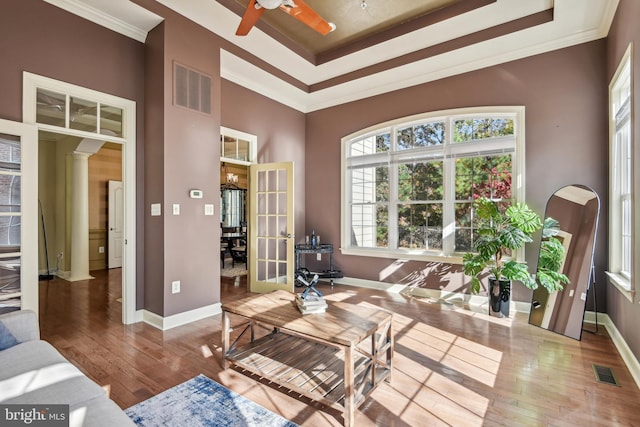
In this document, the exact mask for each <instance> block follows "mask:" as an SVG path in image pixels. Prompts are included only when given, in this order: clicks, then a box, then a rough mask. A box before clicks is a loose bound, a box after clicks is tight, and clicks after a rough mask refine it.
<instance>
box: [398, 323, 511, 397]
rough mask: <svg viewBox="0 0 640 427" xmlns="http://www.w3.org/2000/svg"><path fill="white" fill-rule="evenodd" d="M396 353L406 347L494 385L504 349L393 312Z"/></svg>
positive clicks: (463, 373) (467, 375) (475, 378)
mask: <svg viewBox="0 0 640 427" xmlns="http://www.w3.org/2000/svg"><path fill="white" fill-rule="evenodd" d="M394 326H395V330H396V332H395V336H396V353H397V352H398V350H399V349H398V347H399V346H404V347H406V348H407V349H409V350H412V351H415V352H416V354H418V355H421V356H425V357H428V358H429V359H431V360H433V361H435V362H439V363H441V364H442V365H443V366H444V367H446V368H448V369H452V370H454V371H456V372H459V373H460V374H462V375H464V376H466V377H468V378H471V379H473V380H475V381H479V382H481V383H483V384H485V385H487V386H490V387H493V385H494V383H495V379H496V375H497V373H498V370H499V368H500V360H501V358H502V352H500V351H497V350H494V349H491V348H489V347H486V346H483V345H481V344H477V343H474V342H473V341H469V340H467V339H466V338H461V337H458V336H457V335H454V334H451V333H449V332H445V331H442V330H440V329H438V328H434V327H432V326H429V325H426V324H424V323H420V322H416V321H415V320H414V319H410V318H407V317H404V316H402V315H400V314H397V313H395V314H394Z"/></svg>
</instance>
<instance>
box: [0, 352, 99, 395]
mask: <svg viewBox="0 0 640 427" xmlns="http://www.w3.org/2000/svg"><path fill="white" fill-rule="evenodd" d="M0 366H2V370H1V371H0V402H2V403H30V404H43V403H46V404H57V403H61V404H69V405H71V407H73V406H74V405H75V404H77V403H79V402H82V401H86V400H89V399H93V398H96V397H101V396H102V397H106V396H105V392H104V390H103V389H102V388H100V386H98V385H97V384H96V383H94V382H93V381H91V380H90V379H89V378H87V377H86V376H85V375H84V374H83V373H82V372H81V371H80V370H79V369H78V368H76V367H75V366H73V365H72V364H71V363H69V362H68V361H67V360H66V359H65V358H64V357H63V356H62V355H61V354H60V353H58V351H57V350H56V349H55V348H53V346H51V345H50V344H49V343H47V342H45V341H28V342H25V343H22V344H18V345H16V346H14V347H11V348H9V349H7V350H3V351H2V352H0Z"/></svg>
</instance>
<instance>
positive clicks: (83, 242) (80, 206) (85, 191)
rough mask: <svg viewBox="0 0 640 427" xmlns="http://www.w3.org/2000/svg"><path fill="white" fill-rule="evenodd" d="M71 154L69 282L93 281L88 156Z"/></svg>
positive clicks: (83, 153) (81, 153)
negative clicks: (90, 271)
mask: <svg viewBox="0 0 640 427" xmlns="http://www.w3.org/2000/svg"><path fill="white" fill-rule="evenodd" d="M91 154H92V153H86V152H81V151H74V152H73V185H72V187H73V189H72V192H71V275H70V277H69V278H68V279H67V280H69V281H71V282H75V281H78V280H88V279H93V277H92V276H91V275H89V156H91Z"/></svg>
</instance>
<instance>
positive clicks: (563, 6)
mask: <svg viewBox="0 0 640 427" xmlns="http://www.w3.org/2000/svg"><path fill="white" fill-rule="evenodd" d="M45 1H47V2H48V3H51V4H54V5H56V6H58V7H60V8H62V9H64V10H67V11H69V12H71V13H74V14H76V15H79V16H82V17H84V18H85V19H88V20H90V21H92V22H95V23H97V24H98V25H102V26H104V27H106V28H109V29H111V30H113V31H116V32H118V33H120V34H123V35H125V36H128V37H131V38H133V39H135V40H138V41H141V42H144V40H145V39H146V35H147V33H148V31H150V30H151V29H152V28H153V27H155V26H156V25H157V24H158V23H160V22H161V21H162V19H163V18H162V17H160V16H157V15H155V14H154V13H152V12H150V11H149V10H146V9H144V8H143V7H141V6H140V5H137V4H135V3H134V2H131V1H128V0H110V1H105V0H45ZM157 1H158V3H160V4H162V5H164V6H166V7H168V8H170V9H171V10H173V11H175V12H177V13H179V14H181V15H183V16H185V17H186V18H188V19H190V20H192V21H193V22H195V23H197V24H199V25H201V26H202V27H204V28H206V29H208V30H209V31H211V32H212V33H214V34H217V35H218V36H220V37H221V38H223V39H225V40H227V41H228V42H230V43H233V44H234V45H236V46H238V47H239V48H241V49H243V50H245V51H247V52H249V53H250V54H252V55H255V56H256V57H257V58H259V59H261V60H263V61H264V62H266V63H268V64H272V65H273V66H275V67H277V68H278V69H279V70H281V71H282V72H284V73H287V74H289V75H291V76H292V77H293V78H295V79H297V80H299V81H301V82H303V83H304V84H306V85H311V84H314V83H318V82H323V81H325V80H328V79H331V78H334V77H338V76H340V75H345V74H348V73H350V72H354V71H357V70H360V69H362V68H364V67H367V66H372V65H375V64H379V63H383V62H385V61H388V60H391V59H393V58H397V57H400V56H402V55H406V54H409V53H411V52H414V51H417V50H420V49H426V48H429V47H431V46H434V45H438V44H440V43H444V42H447V41H448V40H453V39H456V38H459V37H464V36H466V35H469V34H472V33H474V32H477V31H481V30H482V29H484V28H486V27H494V26H497V25H501V24H504V23H508V22H512V21H515V20H517V19H519V18H523V17H526V16H529V15H532V14H535V13H538V12H542V11H545V10H549V9H550V8H551V7H553V14H554V16H553V20H551V21H550V22H546V23H543V24H540V25H536V26H533V27H531V28H526V29H523V30H521V31H516V32H513V33H511V34H506V35H504V36H501V37H498V38H495V39H492V40H487V41H485V42H481V43H477V44H475V45H472V46H466V47H463V48H461V49H457V50H454V51H451V52H446V53H443V54H440V55H437V56H435V57H431V58H426V59H424V60H420V61H417V62H414V63H412V64H407V65H404V66H400V67H396V68H394V69H391V70H386V71H383V72H379V73H375V74H372V75H368V76H365V77H362V78H359V79H356V80H353V81H349V82H346V83H344V84H341V85H338V86H334V87H330V88H327V89H324V90H321V91H318V92H315V93H312V94H309V93H307V92H306V91H303V90H300V89H298V88H296V87H294V86H293V85H290V84H289V83H286V82H285V81H283V80H281V79H279V78H277V77H275V76H273V75H268V76H267V75H266V74H267V73H264V72H263V71H262V70H257V67H254V66H247V63H246V62H245V61H243V60H242V59H240V58H237V57H235V56H234V55H232V54H230V53H228V52H226V53H225V52H224V51H223V52H221V74H222V77H223V78H225V79H227V80H230V81H233V82H234V83H237V84H240V85H242V86H244V87H247V88H249V89H251V90H253V91H255V92H258V93H260V94H262V95H264V96H267V97H269V98H272V99H274V100H276V101H278V102H281V103H283V104H285V105H287V106H289V107H291V108H294V109H297V110H299V111H301V112H303V113H308V112H312V111H317V110H320V109H323V108H328V107H331V106H335V105H339V104H343V103H346V102H351V101H356V100H359V99H364V98H367V97H371V96H375V95H378V94H382V93H386V92H389V91H394V90H398V89H402V88H406V87H410V86H413V85H417V84H422V83H427V82H430V81H435V80H438V79H441V78H445V77H449V76H452V75H457V74H461V73H465V72H470V71H474V70H478V69H482V68H485V67H489V66H493V65H497V64H502V63H505V62H509V61H513V60H517V59H520V58H524V57H528V56H533V55H538V54H541V53H545V52H548V51H553V50H558V49H562V48H566V47H569V46H574V45H577V44H581V43H586V42H589V41H593V40H597V39H600V38H603V37H606V36H607V34H608V32H609V28H610V26H611V22H612V21H613V18H614V16H615V11H616V10H617V7H618V3H619V0H606V1H604V0H528V1H526V2H525V1H520V2H516V1H512V0H498V1H497V2H495V3H492V4H489V5H487V6H484V7H481V8H478V9H475V10H472V11H469V12H467V13H463V14H461V15H458V16H454V17H452V18H450V19H446V20H444V21H442V22H438V23H436V24H434V25H428V26H425V27H423V28H420V29H417V30H415V31H412V32H409V33H407V34H403V35H400V36H398V37H395V38H393V39H390V40H387V41H384V42H382V43H378V44H375V45H373V46H370V47H368V48H365V49H362V50H359V51H357V52H354V53H352V54H349V55H346V56H344V57H340V58H337V59H334V60H332V61H330V62H327V63H324V64H320V65H317V66H316V65H313V64H311V63H310V62H309V61H307V60H305V59H304V58H302V57H301V56H299V55H298V54H297V53H295V52H293V51H291V50H290V49H289V48H287V47H285V46H284V45H282V44H281V43H279V42H278V41H276V40H275V39H273V38H271V37H270V36H268V35H267V34H265V33H264V32H262V31H261V30H260V29H259V28H253V29H252V30H251V32H250V33H249V34H248V35H247V36H246V37H238V36H236V35H235V31H236V28H237V26H238V24H239V22H240V19H241V18H240V16H238V15H236V14H235V13H233V12H232V11H230V10H229V9H227V8H226V7H224V6H223V5H221V4H220V3H218V2H216V1H211V0H190V1H184V0H157ZM256 71H257V72H256Z"/></svg>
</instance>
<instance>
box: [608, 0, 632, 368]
mask: <svg viewBox="0 0 640 427" xmlns="http://www.w3.org/2000/svg"><path fill="white" fill-rule="evenodd" d="M638 16H640V2H639V1H637V0H621V1H620V4H619V6H618V11H617V13H616V16H615V19H614V21H613V24H612V26H611V30H610V32H609V37H608V38H607V61H606V62H607V75H606V80H605V81H606V83H608V82H610V81H611V78H613V75H614V73H615V71H616V68H617V67H618V64H619V63H620V60H621V59H622V55H623V54H624V52H625V50H626V49H627V46H628V45H629V43H631V42H633V45H634V46H633V50H634V52H633V55H634V57H633V58H634V60H633V65H632V67H633V81H634V85H635V86H634V93H633V96H634V98H633V100H634V104H633V108H634V114H635V117H634V124H633V135H634V147H635V149H634V154H633V155H634V159H633V162H634V184H633V185H634V197H635V199H636V200H635V206H636V211H635V213H634V214H635V230H636V231H635V233H636V236H637V235H638V230H640V213H639V212H638V211H637V206H638V197H639V194H640V192H639V191H638V189H640V150H639V149H638V146H639V145H638V142H639V141H640V119H639V117H640V55H639V54H638V47H639V46H640V26H639V25H638ZM607 225H608V224H607V223H606V222H604V223H602V227H603V228H606V227H607ZM639 248H640V242H638V241H637V240H636V241H635V242H634V256H633V259H634V260H635V265H634V267H633V271H634V273H633V278H634V282H635V289H636V297H635V301H634V302H635V304H634V303H632V302H630V301H629V300H628V299H626V298H625V297H624V296H623V295H622V294H621V293H620V291H618V290H617V288H615V287H614V286H613V285H607V288H606V292H607V293H606V295H607V300H606V312H607V313H608V314H609V316H610V317H611V319H612V320H613V322H614V323H615V325H616V327H617V328H618V330H619V331H620V333H621V334H622V336H623V337H624V339H625V341H626V343H627V344H628V345H629V347H630V348H631V350H632V351H633V353H634V354H635V356H636V358H638V359H640V328H638V325H640V305H638V304H637V302H638V293H639V291H640V289H639V288H640V283H639V282H638V273H639V272H640V256H639V255H638V252H640V249H639ZM598 295H600V294H598ZM599 307H602V306H601V305H600V304H599Z"/></svg>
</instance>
